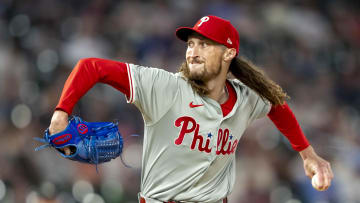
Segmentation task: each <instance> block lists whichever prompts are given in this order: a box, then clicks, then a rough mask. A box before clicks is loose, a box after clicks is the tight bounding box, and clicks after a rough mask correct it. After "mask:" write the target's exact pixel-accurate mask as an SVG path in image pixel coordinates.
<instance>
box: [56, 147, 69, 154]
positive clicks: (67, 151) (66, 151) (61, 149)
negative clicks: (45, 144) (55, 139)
mask: <svg viewBox="0 0 360 203" xmlns="http://www.w3.org/2000/svg"><path fill="white" fill-rule="evenodd" d="M57 150H58V151H60V152H61V153H63V154H65V155H66V156H69V155H71V150H70V148H69V147H64V148H57Z"/></svg>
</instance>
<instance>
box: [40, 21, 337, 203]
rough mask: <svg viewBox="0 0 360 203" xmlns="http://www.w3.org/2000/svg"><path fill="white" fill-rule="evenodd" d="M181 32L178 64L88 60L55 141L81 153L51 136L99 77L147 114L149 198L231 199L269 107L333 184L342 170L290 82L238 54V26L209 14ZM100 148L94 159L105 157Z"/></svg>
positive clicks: (144, 198) (142, 198) (313, 168)
mask: <svg viewBox="0 0 360 203" xmlns="http://www.w3.org/2000/svg"><path fill="white" fill-rule="evenodd" d="M176 36H177V37H178V38H179V39H180V40H182V41H185V42H186V43H187V50H186V54H185V62H184V63H183V64H182V65H181V67H180V70H179V72H177V73H170V72H167V71H165V70H161V69H157V68H152V67H143V66H139V65H134V64H129V63H122V62H118V61H112V60H106V59H99V58H86V59H82V60H80V61H79V62H78V64H77V65H76V66H75V68H74V69H73V71H72V72H71V74H70V76H69V77H68V79H67V81H66V83H65V85H64V89H63V91H62V94H61V98H60V101H59V103H58V105H57V107H56V110H55V112H54V114H53V116H52V119H51V123H50V126H49V135H48V137H47V140H48V141H50V142H51V140H55V141H56V142H58V143H61V144H62V145H61V146H57V148H58V150H59V151H61V153H62V154H63V155H64V156H65V157H68V156H73V155H74V154H77V153H78V152H77V149H76V148H75V149H74V148H72V147H71V146H70V145H67V142H68V141H70V138H71V136H69V135H68V134H66V136H64V135H61V136H60V138H56V139H51V138H52V137H53V136H55V135H58V134H59V133H60V134H61V132H63V131H64V130H65V131H66V129H67V127H68V125H69V116H70V115H71V113H72V110H73V107H74V106H75V105H76V103H77V102H78V101H79V99H80V98H81V97H82V96H83V95H84V94H85V93H86V92H87V91H88V90H89V89H90V88H91V87H92V86H94V85H95V84H96V83H99V82H100V83H105V84H108V85H111V86H112V87H114V88H116V89H117V90H119V91H120V92H122V93H123V94H125V95H126V98H127V101H128V103H130V104H133V105H135V106H136V107H137V108H138V109H139V111H140V112H141V114H142V116H143V119H144V126H145V130H144V142H143V143H144V144H143V155H142V173H141V191H140V192H139V202H141V203H145V202H148V203H159V202H227V196H228V195H229V194H230V192H231V191H232V189H233V187H234V180H235V172H236V170H235V151H236V148H237V145H238V143H239V140H240V138H241V136H242V134H243V133H244V131H245V129H246V128H247V127H248V126H249V125H250V124H251V123H252V122H253V121H254V120H255V119H258V118H262V117H264V116H267V117H268V118H270V119H271V121H272V122H273V123H274V125H275V126H276V127H277V128H278V129H279V130H280V131H281V132H282V134H283V135H284V136H286V138H287V139H288V140H289V142H290V143H291V145H292V147H293V149H294V150H296V151H298V152H299V154H300V156H301V158H302V159H303V162H304V169H305V173H306V175H307V176H308V177H310V178H312V177H316V179H313V186H314V187H315V188H316V189H317V190H326V189H327V188H328V187H329V186H330V184H331V180H332V178H333V173H332V171H331V167H330V164H329V163H328V162H327V161H325V160H324V159H322V158H321V157H319V156H318V155H317V154H316V153H315V151H314V150H313V148H312V147H311V145H310V144H309V142H308V141H307V139H306V137H305V136H304V134H303V132H302V130H301V128H300V126H299V124H298V122H297V120H296V118H295V116H294V114H293V113H292V111H291V110H290V108H289V106H288V105H287V103H286V101H285V100H286V99H287V98H288V96H287V95H286V93H284V91H283V90H282V89H281V87H280V86H279V85H277V84H276V83H274V82H273V81H272V80H270V79H268V78H267V77H266V76H265V75H264V74H263V73H262V71H261V70H260V69H258V68H257V67H256V66H254V65H253V64H252V63H250V62H248V61H246V60H245V59H243V58H242V57H240V56H239V34H238V32H237V30H236V29H235V28H234V26H233V25H232V24H231V23H230V22H229V21H228V20H225V19H222V18H219V17H216V16H205V17H202V18H201V19H200V20H199V21H198V22H197V23H196V24H195V25H194V26H193V27H180V28H178V29H177V30H176ZM79 125H80V124H74V126H79ZM107 125H110V124H107ZM89 126H91V124H89ZM83 128H84V127H83ZM74 129H75V128H74ZM83 131H84V130H83V129H82V131H79V132H83ZM80 134H81V133H80ZM105 134H106V133H105ZM112 135H117V134H116V133H115V134H114V133H112ZM80 137H81V139H79V140H83V139H82V135H80ZM115 137H116V136H115ZM94 139H96V136H95V138H94ZM94 139H93V140H94ZM86 143H88V144H89V143H90V144H91V143H92V142H91V141H87V142H86ZM94 149H95V151H96V150H97V151H96V153H97V152H98V150H99V148H97V147H95V148H94ZM117 149H118V148H117ZM118 152H119V150H118V151H117V153H118ZM120 152H121V150H120ZM96 153H95V154H96ZM118 154H119V153H118ZM94 157H95V158H93V159H91V160H92V163H99V162H98V161H96V160H99V158H98V157H96V156H94ZM107 160H109V159H107Z"/></svg>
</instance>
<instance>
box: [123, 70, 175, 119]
mask: <svg viewBox="0 0 360 203" xmlns="http://www.w3.org/2000/svg"><path fill="white" fill-rule="evenodd" d="M128 77H129V85H130V94H129V97H128V99H127V101H128V103H132V104H134V105H135V106H136V107H137V108H138V109H139V110H140V112H141V113H142V115H143V118H144V121H145V123H146V124H148V125H150V124H152V123H155V122H156V121H158V120H159V119H161V117H162V116H163V115H164V114H165V113H166V112H167V111H168V110H169V109H170V107H171V105H172V104H173V103H174V101H175V99H176V96H177V94H178V92H179V87H178V86H179V83H178V77H177V76H175V74H173V73H170V72H168V71H165V70H162V69H157V68H151V67H144V66H138V65H133V64H129V65H128Z"/></svg>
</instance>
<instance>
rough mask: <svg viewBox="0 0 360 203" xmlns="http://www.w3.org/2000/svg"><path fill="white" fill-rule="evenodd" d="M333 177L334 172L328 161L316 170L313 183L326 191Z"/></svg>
mask: <svg viewBox="0 0 360 203" xmlns="http://www.w3.org/2000/svg"><path fill="white" fill-rule="evenodd" d="M333 178H334V174H333V172H332V170H331V167H330V164H329V163H328V162H326V163H325V164H324V165H323V166H321V167H319V169H318V170H316V172H315V175H314V176H313V177H312V181H311V183H312V185H313V187H314V188H315V189H316V190H319V191H325V190H327V189H328V188H329V187H330V186H331V181H332V179H333Z"/></svg>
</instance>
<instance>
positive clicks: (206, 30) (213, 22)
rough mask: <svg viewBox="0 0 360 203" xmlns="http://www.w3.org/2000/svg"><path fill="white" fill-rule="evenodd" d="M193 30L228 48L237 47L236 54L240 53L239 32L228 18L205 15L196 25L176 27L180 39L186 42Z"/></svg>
mask: <svg viewBox="0 0 360 203" xmlns="http://www.w3.org/2000/svg"><path fill="white" fill-rule="evenodd" d="M193 32H197V33H199V34H200V35H203V36H204V37H206V38H208V39H211V40H213V41H215V42H217V43H220V44H223V45H225V46H226V47H228V48H235V49H236V55H238V54H239V33H238V31H237V30H236V29H235V27H234V26H233V25H231V23H230V21H228V20H225V19H222V18H220V17H217V16H204V17H202V18H201V19H200V20H199V21H198V22H197V23H196V24H195V25H194V27H192V28H191V27H179V28H178V29H176V33H175V34H176V36H177V37H178V38H179V39H181V40H183V41H185V42H186V41H187V39H188V37H189V35H190V34H191V33H193Z"/></svg>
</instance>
